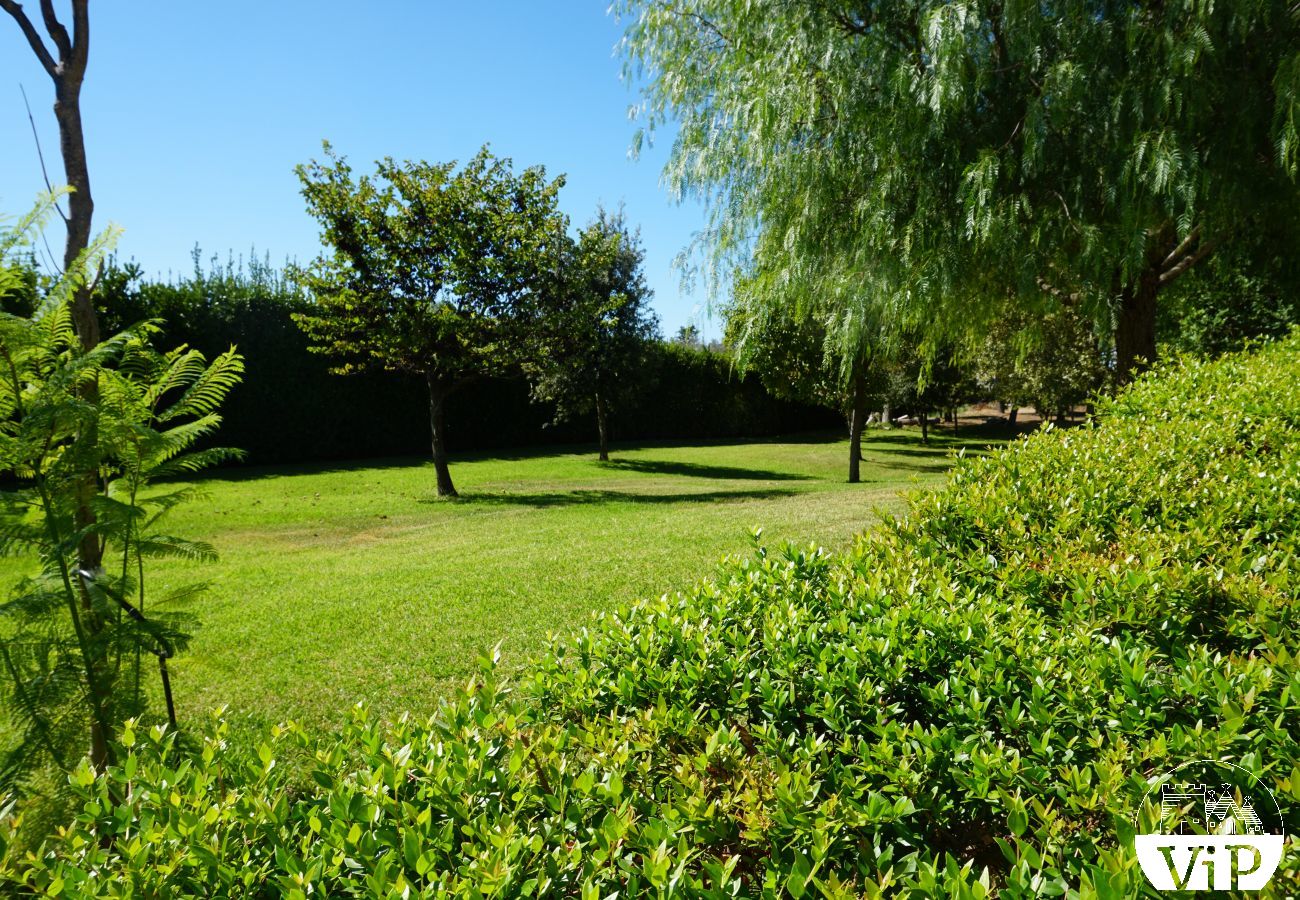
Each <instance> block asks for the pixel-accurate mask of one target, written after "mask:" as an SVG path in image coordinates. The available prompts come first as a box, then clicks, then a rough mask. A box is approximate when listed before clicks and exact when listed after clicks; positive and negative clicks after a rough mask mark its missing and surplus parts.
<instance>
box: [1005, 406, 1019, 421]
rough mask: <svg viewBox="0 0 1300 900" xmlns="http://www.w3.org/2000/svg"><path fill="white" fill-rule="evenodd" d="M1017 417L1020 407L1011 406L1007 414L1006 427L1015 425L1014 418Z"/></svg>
mask: <svg viewBox="0 0 1300 900" xmlns="http://www.w3.org/2000/svg"><path fill="white" fill-rule="evenodd" d="M1018 415H1020V407H1019V406H1013V407H1011V411H1010V412H1008V413H1007V424H1008V425H1015V424H1016V416H1018Z"/></svg>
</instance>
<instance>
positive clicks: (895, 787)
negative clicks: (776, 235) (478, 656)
mask: <svg viewBox="0 0 1300 900" xmlns="http://www.w3.org/2000/svg"><path fill="white" fill-rule="evenodd" d="M1297 367H1300V335H1296V336H1292V337H1291V338H1289V339H1287V340H1285V341H1282V342H1279V343H1277V344H1275V345H1271V346H1269V347H1266V348H1264V349H1262V350H1260V351H1258V352H1256V353H1254V354H1250V355H1236V356H1230V357H1225V358H1223V359H1222V360H1219V361H1217V362H1214V363H1205V362H1192V361H1185V362H1182V363H1180V364H1178V365H1175V366H1171V367H1166V368H1165V369H1163V370H1161V371H1160V372H1158V373H1156V374H1152V375H1150V376H1148V377H1145V378H1143V379H1142V380H1141V381H1140V382H1139V383H1138V384H1137V385H1136V386H1134V387H1132V388H1131V389H1129V390H1127V391H1126V392H1125V393H1123V394H1121V395H1120V396H1119V397H1118V398H1117V399H1116V400H1114V401H1112V402H1109V403H1106V404H1103V405H1102V406H1101V408H1100V410H1099V412H1100V417H1101V419H1102V424H1100V425H1099V426H1089V427H1084V428H1080V429H1075V430H1070V431H1058V430H1053V429H1048V430H1046V431H1043V432H1041V433H1039V434H1036V435H1034V436H1032V437H1030V438H1029V439H1027V440H1024V441H1022V442H1019V443H1017V444H1015V445H1012V446H1011V447H1010V448H1008V449H1007V450H1005V451H1002V452H999V453H996V454H994V455H993V456H991V457H989V458H986V459H980V460H969V461H964V462H962V463H961V464H960V465H959V466H958V468H957V471H956V474H955V475H954V477H953V478H952V481H951V483H950V484H949V485H948V486H947V487H946V488H944V489H942V490H940V491H938V492H935V493H932V494H929V495H925V496H922V497H920V498H919V499H917V500H916V501H915V502H914V504H913V506H912V508H911V511H910V513H909V515H908V516H907V517H906V518H904V519H901V520H899V521H895V522H892V523H889V524H887V525H884V526H882V527H879V528H876V529H874V530H872V531H870V532H868V533H866V534H864V535H863V536H862V537H861V539H860V540H859V541H858V542H857V544H856V546H855V547H854V548H853V550H852V551H851V552H848V553H846V554H843V555H831V554H828V553H825V552H823V551H821V550H818V549H816V548H807V549H800V548H795V547H790V548H786V549H784V550H781V551H779V552H773V551H770V550H766V549H763V548H762V547H759V548H758V549H757V550H756V552H755V553H754V554H752V555H751V556H750V557H749V558H746V559H738V560H731V561H729V562H727V563H725V564H724V566H723V568H722V569H721V572H720V574H719V577H718V578H716V579H715V580H713V581H711V582H708V583H704V584H701V585H699V586H698V587H697V588H696V589H694V590H692V591H690V592H687V593H683V594H678V595H675V596H664V597H661V598H659V599H657V600H652V601H648V602H644V603H641V604H639V605H637V606H635V607H633V608H631V609H627V610H622V611H619V612H617V613H613V614H609V615H607V616H605V617H604V618H603V620H602V621H601V622H600V623H599V624H597V625H596V626H594V627H592V628H590V629H587V630H584V631H583V632H582V633H580V634H579V635H577V636H575V637H573V638H572V639H570V640H568V641H567V642H565V643H563V644H559V645H557V646H556V648H555V649H554V650H553V652H552V653H551V654H550V655H548V656H547V657H546V658H544V659H542V660H540V661H539V662H538V663H537V664H536V665H535V666H534V667H533V668H532V669H530V670H529V672H528V673H527V674H526V675H525V676H524V677H523V678H522V679H521V680H520V682H519V683H518V684H517V685H514V686H511V685H508V684H506V683H504V682H503V681H502V680H500V679H499V678H498V677H497V675H496V673H495V671H494V668H493V665H492V662H491V660H485V662H484V665H483V668H482V673H481V675H480V676H479V677H478V678H476V679H475V680H474V681H473V682H472V683H471V684H470V685H469V686H468V687H467V688H466V689H465V690H464V691H462V692H461V693H460V694H459V695H458V696H457V697H456V698H455V699H454V700H452V701H449V702H448V703H447V704H445V705H444V706H443V707H442V709H441V711H440V712H439V713H438V714H437V715H436V716H435V717H433V718H432V719H431V720H430V721H428V722H422V723H417V722H414V721H411V720H409V719H401V720H399V721H397V722H394V723H390V724H383V723H381V722H379V721H376V719H375V718H373V717H372V716H370V715H368V714H367V713H366V712H365V711H364V710H361V709H358V710H357V711H356V713H355V714H354V716H353V718H352V720H351V721H350V723H349V724H348V726H347V727H346V729H345V730H344V731H343V733H342V734H341V735H340V736H336V737H331V738H323V737H314V736H310V735H307V734H304V733H303V732H302V731H301V730H300V729H297V728H295V727H293V726H288V727H286V728H283V729H278V730H277V731H276V732H275V733H274V734H273V735H272V736H271V737H270V738H268V740H267V742H266V743H265V744H264V745H263V746H261V747H259V748H257V749H256V750H255V751H248V750H244V749H241V748H237V747H232V746H229V745H228V744H227V741H226V737H225V732H224V725H223V724H222V722H221V721H220V719H216V720H214V724H213V726H212V728H211V730H210V732H209V734H208V736H207V738H206V740H205V743H204V744H203V747H202V749H201V750H200V751H199V752H197V753H182V752H180V751H179V750H178V749H177V748H176V747H175V745H174V740H175V738H174V736H173V735H170V734H167V733H165V732H164V731H163V730H160V729H152V730H145V729H143V728H141V729H137V730H135V731H132V732H129V733H128V734H127V735H126V736H125V738H124V743H125V745H126V746H125V749H124V751H123V755H122V758H123V762H122V764H121V765H119V766H117V767H115V768H114V769H112V770H111V771H110V772H109V773H108V774H107V775H106V776H103V777H95V776H94V775H93V774H92V773H91V772H89V770H82V771H80V772H79V773H78V774H77V775H76V776H75V777H74V779H73V780H74V785H75V788H76V790H77V792H78V794H79V796H80V800H81V802H82V804H83V806H82V811H81V813H80V814H79V815H78V816H77V818H76V819H75V821H73V822H72V823H71V824H70V825H69V826H68V827H67V828H66V829H64V830H63V831H61V832H60V833H59V834H57V835H56V836H54V837H53V838H51V839H50V840H49V841H48V843H47V844H46V845H45V846H44V847H43V848H42V849H41V850H40V851H38V852H36V853H33V854H20V853H11V854H10V855H9V856H8V857H7V858H6V859H5V862H4V863H3V868H2V869H0V872H2V873H3V874H4V875H5V876H6V877H8V878H10V879H12V880H14V881H15V882H17V883H18V884H21V885H23V886H25V887H26V888H27V889H29V890H34V891H36V890H43V891H51V892H55V893H58V892H62V893H63V894H64V895H72V896H127V895H142V896H186V895H191V894H203V895H210V894H218V895H229V896H266V895H276V894H280V893H285V894H288V895H290V896H307V895H312V894H325V895H332V896H363V895H364V896H400V895H404V894H407V893H409V894H430V895H431V894H436V893H441V892H446V893H452V894H457V895H463V896H472V897H479V896H487V895H489V894H503V895H510V896H529V895H542V894H548V895H559V894H572V895H580V896H582V897H592V898H595V897H607V896H610V895H612V894H614V893H615V892H617V893H618V894H619V895H620V896H624V895H629V896H630V895H651V894H654V895H666V894H687V895H691V896H708V897H723V896H757V895H773V896H775V895H786V894H788V895H790V896H793V897H802V896H805V895H813V896H820V895H824V896H830V897H838V896H864V895H865V896H876V895H878V894H898V893H910V894H913V895H920V896H933V895H942V896H953V897H980V896H985V895H988V894H991V893H997V894H999V895H1000V896H1004V897H1034V896H1053V895H1065V894H1069V895H1071V896H1099V897H1121V896H1132V895H1135V894H1137V893H1138V892H1139V891H1140V890H1141V886H1142V884H1143V881H1142V876H1141V874H1140V873H1139V871H1138V869H1137V863H1136V861H1135V859H1134V858H1133V856H1132V854H1131V852H1129V851H1126V850H1125V848H1124V841H1125V840H1126V839H1127V838H1128V837H1129V836H1130V835H1131V834H1132V831H1133V828H1132V825H1131V824H1130V822H1131V817H1132V816H1133V814H1134V811H1135V809H1136V808H1137V804H1138V803H1139V801H1140V799H1141V797H1142V795H1143V793H1144V792H1145V790H1146V788H1147V779H1148V778H1149V777H1151V776H1153V775H1156V774H1158V773H1160V772H1163V771H1166V770H1168V769H1170V768H1172V767H1173V766H1175V765H1177V764H1179V763H1182V762H1185V761H1188V760H1191V759H1195V758H1214V759H1223V760H1230V761H1232V762H1234V763H1236V764H1238V765H1240V766H1243V767H1245V768H1247V769H1249V770H1250V771H1251V772H1253V773H1255V774H1256V775H1258V776H1259V777H1260V778H1262V779H1263V780H1264V782H1265V783H1266V784H1268V785H1269V786H1270V788H1271V789H1272V790H1273V791H1274V792H1275V795H1276V796H1277V798H1278V800H1279V802H1280V804H1281V805H1282V807H1283V809H1284V810H1286V808H1287V807H1288V806H1290V807H1291V809H1292V810H1293V811H1294V810H1295V809H1297V808H1300V806H1297V802H1296V801H1300V743H1298V742H1300V730H1298V729H1297V724H1296V723H1298V722H1300V667H1298V666H1297V665H1296V655H1297V652H1298V651H1300V648H1298V647H1297V638H1296V634H1297V631H1296V624H1297V623H1296V617H1297V602H1296V601H1297V588H1298V584H1297V579H1296V576H1295V574H1294V573H1295V571H1296V553H1297V550H1298V549H1300V537H1298V535H1300V527H1297V526H1300V387H1297V385H1296V381H1295V377H1294V373H1295V372H1296V371H1297ZM300 754H305V756H306V758H307V760H308V763H307V766H306V768H307V770H308V772H309V774H310V778H309V779H306V784H305V785H303V784H299V783H298V781H297V780H296V779H295V778H293V777H292V776H290V775H288V774H286V770H287V769H288V767H287V766H285V765H283V764H282V762H283V761H284V760H286V759H294V758H297V757H298V755H300ZM1289 815H1290V819H1289V820H1288V822H1287V824H1288V826H1289V827H1290V828H1291V829H1292V831H1294V830H1295V829H1296V827H1297V826H1300V822H1297V821H1296V818H1295V814H1294V812H1292V813H1289ZM11 827H17V828H18V829H20V830H21V824H18V825H17V826H11ZM8 839H10V840H11V839H12V834H11V835H10V837H9V838H8ZM1273 888H1274V890H1275V891H1276V892H1277V893H1279V894H1287V893H1294V892H1295V891H1296V890H1298V889H1300V867H1298V866H1297V863H1296V862H1295V860H1294V856H1292V859H1291V861H1289V862H1287V861H1284V863H1283V869H1281V870H1280V871H1279V872H1278V874H1277V875H1276V876H1275V879H1274V882H1273Z"/></svg>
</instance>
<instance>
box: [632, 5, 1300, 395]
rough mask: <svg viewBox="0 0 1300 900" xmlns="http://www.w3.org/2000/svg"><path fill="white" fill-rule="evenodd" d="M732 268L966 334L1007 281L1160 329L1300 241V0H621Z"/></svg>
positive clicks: (662, 111)
mask: <svg viewBox="0 0 1300 900" xmlns="http://www.w3.org/2000/svg"><path fill="white" fill-rule="evenodd" d="M616 9H617V10H618V11H619V13H620V14H622V15H623V16H625V17H626V18H627V19H628V20H629V21H628V27H627V36H626V41H625V52H626V56H627V60H628V66H629V69H630V70H631V72H632V73H633V74H634V75H636V76H638V77H641V78H643V79H644V81H645V84H646V88H645V105H644V110H643V111H644V115H645V117H646V121H647V124H648V126H649V127H650V128H651V130H653V128H654V127H655V126H657V125H660V124H662V123H663V122H665V121H667V120H668V119H675V120H676V121H677V122H678V123H679V125H680V130H679V132H678V135H677V138H676V143H675V145H674V148H673V153H672V157H671V161H670V163H669V165H668V168H667V173H666V174H667V179H668V182H669V184H670V185H671V186H672V188H674V189H675V190H677V191H679V192H682V193H689V194H694V195H697V196H699V197H702V198H704V199H705V200H706V201H707V203H708V206H709V208H710V210H711V214H712V215H711V222H710V228H709V230H708V231H707V233H706V234H705V236H704V237H705V244H706V249H707V251H708V259H709V260H710V262H711V263H712V265H713V268H712V272H713V273H714V274H715V275H716V276H719V277H718V278H717V279H716V281H715V285H716V284H719V283H722V282H724V281H725V280H726V276H729V275H730V273H731V272H732V271H733V267H735V266H737V265H739V266H740V267H742V268H743V269H745V270H748V271H749V272H751V273H753V274H754V275H756V276H757V277H756V278H755V279H754V282H753V283H756V284H758V285H759V286H760V287H761V288H762V294H763V296H765V297H766V298H767V300H768V302H771V303H781V304H794V305H798V304H801V303H807V302H810V301H811V300H813V299H815V298H820V300H821V302H826V301H827V300H828V299H829V300H831V301H832V302H834V303H836V304H837V305H838V306H839V307H840V308H842V309H845V310H854V309H864V308H867V307H871V308H874V309H876V310H880V311H882V312H883V314H884V315H885V318H886V319H887V320H888V321H889V322H891V323H893V324H895V325H897V326H900V327H915V326H917V325H924V327H925V328H926V329H927V331H928V332H929V333H930V334H932V335H935V336H937V332H939V331H945V332H948V333H950V334H955V333H957V332H961V331H965V330H968V329H969V327H970V326H972V325H978V324H980V323H981V321H982V319H983V318H984V317H985V316H986V315H988V314H989V312H990V311H991V310H992V309H993V308H994V307H996V306H997V305H999V304H1000V303H1001V302H1002V301H1004V300H1005V299H1007V298H1008V297H1013V298H1015V299H1016V300H1017V302H1020V303H1022V304H1024V305H1025V306H1026V307H1028V308H1044V309H1045V308H1049V307H1052V306H1057V305H1069V306H1073V307H1077V308H1079V309H1081V310H1083V311H1084V312H1085V313H1086V314H1087V315H1089V316H1090V317H1093V318H1095V319H1096V320H1097V321H1098V322H1099V323H1100V324H1101V325H1103V326H1104V327H1107V328H1110V327H1113V328H1114V329H1115V339H1116V352H1117V357H1118V359H1117V365H1118V368H1119V369H1120V372H1121V374H1122V375H1126V374H1127V373H1128V372H1129V371H1130V370H1131V368H1132V367H1133V366H1134V365H1135V364H1136V360H1137V358H1138V357H1148V358H1149V357H1151V356H1153V355H1154V352H1155V339H1154V322H1155V312H1156V301H1157V297H1158V295H1159V293H1160V291H1161V290H1163V289H1164V288H1165V287H1167V286H1168V285H1169V284H1171V283H1173V282H1174V281H1175V280H1176V279H1177V278H1178V277H1180V276H1181V275H1182V274H1183V273H1184V272H1186V271H1187V270H1188V269H1190V268H1192V267H1193V266H1195V265H1196V264H1197V263H1199V262H1200V261H1201V260H1203V259H1204V258H1206V257H1207V256H1208V255H1209V254H1211V253H1213V252H1214V251H1215V250H1216V249H1218V248H1220V247H1222V246H1224V245H1225V244H1227V243H1229V242H1231V241H1233V240H1234V239H1236V238H1239V237H1242V236H1247V235H1248V236H1250V237H1252V238H1258V237H1259V236H1260V235H1264V236H1266V237H1267V239H1268V240H1269V241H1271V242H1278V243H1282V244H1285V245H1286V246H1295V241H1296V234H1297V231H1296V228H1295V225H1296V210H1297V208H1300V192H1297V185H1296V180H1295V176H1296V170H1297V161H1298V160H1300V139H1298V138H1297V121H1298V120H1300V11H1298V10H1297V8H1296V7H1295V5H1294V4H1293V3H1289V2H1284V0H1238V2H1233V3H1218V4H1210V3H1202V2H1196V0H1171V2H1166V3H1160V4H1143V3H1122V2H1100V0H1064V2H1051V3H1039V2H1033V3H1029V2H1023V0H971V2H942V0H879V2H851V0H804V2H797V3H789V2H784V0H781V2H778V0H621V2H619V3H617V4H616Z"/></svg>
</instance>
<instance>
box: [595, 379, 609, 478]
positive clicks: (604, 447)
mask: <svg viewBox="0 0 1300 900" xmlns="http://www.w3.org/2000/svg"><path fill="white" fill-rule="evenodd" d="M596 430H597V431H598V432H600V461H601V462H609V428H608V425H607V420H606V409H605V398H604V397H602V396H601V394H600V391H597V392H596Z"/></svg>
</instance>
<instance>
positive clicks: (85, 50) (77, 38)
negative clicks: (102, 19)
mask: <svg viewBox="0 0 1300 900" xmlns="http://www.w3.org/2000/svg"><path fill="white" fill-rule="evenodd" d="M87 3H88V0H72V54H71V56H70V57H69V59H70V61H71V63H72V66H73V67H74V68H75V69H76V70H77V78H78V79H80V78H81V76H82V75H84V74H85V73H86V58H87V56H88V55H89V52H90V12H89V10H88V9H87Z"/></svg>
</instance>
